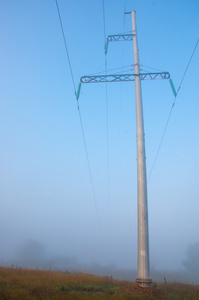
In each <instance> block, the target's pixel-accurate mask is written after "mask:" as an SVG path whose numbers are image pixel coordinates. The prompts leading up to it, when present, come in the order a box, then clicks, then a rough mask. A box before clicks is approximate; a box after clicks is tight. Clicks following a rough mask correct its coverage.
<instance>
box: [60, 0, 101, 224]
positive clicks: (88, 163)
mask: <svg viewBox="0 0 199 300" xmlns="http://www.w3.org/2000/svg"><path fill="white" fill-rule="evenodd" d="M55 2H56V6H57V12H58V16H59V21H60V26H61V31H62V36H63V40H64V45H65V50H66V55H67V58H68V63H69V67H70V73H71V78H72V82H73V87H74V92H75V95H76V94H77V93H76V87H75V80H74V76H73V69H72V65H71V61H70V56H69V52H68V47H67V43H66V38H65V33H64V28H63V24H62V19H61V14H60V10H59V5H58V2H57V0H55ZM77 109H78V113H79V120H80V126H81V132H82V137H83V142H84V148H85V153H86V160H87V165H88V171H89V176H90V182H91V187H92V193H93V198H94V202H95V205H96V211H97V216H98V221H99V224H100V218H99V211H98V206H97V201H96V195H95V189H94V184H93V176H92V172H91V167H90V160H89V155H88V148H87V144H86V138H85V132H84V126H83V122H82V116H81V111H80V107H79V103H78V100H77ZM100 227H101V226H100Z"/></svg>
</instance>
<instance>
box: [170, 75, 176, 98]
mask: <svg viewBox="0 0 199 300" xmlns="http://www.w3.org/2000/svg"><path fill="white" fill-rule="evenodd" d="M169 82H170V85H171V88H172V91H173V94H174V96H175V97H176V96H177V92H176V89H175V87H174V84H173V81H172V79H169Z"/></svg>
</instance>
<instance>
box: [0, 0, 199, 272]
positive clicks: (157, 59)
mask: <svg viewBox="0 0 199 300" xmlns="http://www.w3.org/2000/svg"><path fill="white" fill-rule="evenodd" d="M102 4H103V1H98V0H97V1H91V0H85V1H79V0H73V1H59V7H60V13H61V16H62V22H63V27H64V31H65V36H66V41H67V46H68V51H69V55H70V59H71V65H72V69H73V74H74V79H75V84H76V87H77V85H78V83H79V79H80V77H81V76H82V75H87V74H93V73H97V72H100V71H103V70H105V66H104V26H103V5H102ZM104 4H105V21H106V22H105V23H106V26H105V31H106V35H108V34H117V33H122V32H123V31H124V32H130V31H131V18H130V16H129V15H127V16H126V17H125V19H124V15H123V12H124V9H125V7H126V10H127V11H131V10H136V18H137V19H136V21H137V31H138V45H139V54H140V63H141V65H143V66H141V68H142V69H143V70H148V71H149V72H151V71H153V70H152V69H149V68H147V67H150V68H155V69H159V70H163V71H168V72H170V74H171V77H172V79H173V81H174V84H175V86H176V89H177V88H178V87H179V84H180V81H181V79H182V76H183V74H184V72H185V69H186V67H187V64H188V61H189V59H190V57H191V54H192V51H193V49H194V46H195V44H196V42H197V39H198V37H199V34H198V32H199V18H198V16H199V2H198V1H197V0H194V1H193V0H191V1H188V0H184V1H178V0H175V1H171V0H168V1H164V0H161V1H158V0H152V1H147V0H139V1H138V0H135V1H130V0H126V1H123V0H120V1H119V0H115V1H113V0H109V1H108V0H104ZM0 27H1V34H0V44H1V47H0V66H1V68H0V105H1V107H0V140H1V143H0V144H1V147H0V164H1V167H0V178H1V180H0V199H1V217H0V224H1V226H0V228H1V240H2V243H1V252H0V257H2V258H5V257H8V256H12V255H14V252H15V249H16V248H17V247H18V246H19V245H20V244H21V243H23V242H25V241H26V240H29V239H30V240H39V241H42V242H43V243H44V244H45V245H46V247H47V249H48V251H49V252H52V253H61V254H65V255H68V256H76V257H77V259H79V260H80V261H83V262H87V263H90V262H99V263H104V264H106V263H110V262H113V263H115V264H116V265H118V266H121V267H125V268H127V267H128V268H131V267H132V268H135V267H136V253H137V199H136V128H135V96H134V94H135V92H134V84H133V83H118V84H115V83H114V84H108V85H107V94H108V98H107V99H108V108H109V109H108V111H109V113H108V116H109V117H108V124H109V137H108V140H109V183H108V172H107V169H108V167H107V127H106V124H107V119H106V86H105V85H104V84H90V85H89V84H87V85H86V84H85V85H82V89H81V94H80V99H79V104H80V109H81V115H82V120H83V126H84V132H85V138H86V144H87V149H88V155H89V161H90V167H91V172H92V178H93V185H94V190H95V196H96V199H94V197H93V193H92V186H91V181H90V177H89V171H88V165H87V160H86V154H85V149H84V143H83V137H82V132H81V127H80V121H79V116H78V110H77V104H76V99H75V96H74V88H73V83H72V80H71V75H70V69H69V65H68V61H67V57H66V53H65V48H64V43H63V38H62V33H61V28H60V24H59V19H58V14H57V10H56V3H55V1H52V0H51V1H42V3H41V1H38V0H35V1H30V0H27V1H22V0H19V1H14V0H9V1H6V2H3V1H1V2H0ZM132 49H133V47H132V43H131V42H125V43H111V44H110V45H109V50H108V55H107V68H108V69H113V68H119V67H124V66H128V67H127V68H126V69H129V70H130V69H132V66H131V65H132V64H133V51H132ZM146 66H147V67H146ZM198 68H199V48H197V49H196V51H195V54H194V56H193V59H192V61H191V64H190V67H189V69H188V71H187V74H186V77H185V79H184V81H183V84H182V87H181V89H180V92H179V94H178V97H177V99H176V105H175V107H174V109H173V113H172V116H171V119H170V122H169V125H168V128H167V132H166V135H165V138H164V140H163V143H162V147H161V150H160V152H159V155H158V159H157V161H156V164H155V166H154V169H153V172H152V174H151V177H150V180H149V182H148V205H149V228H150V256H151V265H152V266H153V267H154V268H157V269H158V268H170V269H178V268H182V265H181V262H182V260H183V259H184V256H185V252H186V249H187V246H188V244H193V243H196V242H198V237H197V236H198V228H199V221H198V210H199V204H198V198H199V190H198V176H197V173H198V166H199V160H198V151H199V139H198V130H199V126H198V111H199V101H198V98H199V97H198V95H199V94H198V76H197V75H198V74H197V71H198ZM142 93H143V106H144V120H145V134H146V156H147V171H148V174H149V172H150V170H151V168H152V165H153V162H154V159H155V155H156V152H157V149H158V146H159V143H160V140H161V137H162V133H163V130H164V127H165V124H166V121H167V118H168V115H169V111H170V109H171V106H172V103H173V100H174V98H173V94H172V91H171V88H170V86H169V82H168V81H166V80H162V81H149V82H142ZM95 200H96V202H95ZM96 203H97V205H96Z"/></svg>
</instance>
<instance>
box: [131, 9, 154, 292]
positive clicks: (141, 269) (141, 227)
mask: <svg viewBox="0 0 199 300" xmlns="http://www.w3.org/2000/svg"><path fill="white" fill-rule="evenodd" d="M131 16H132V29H133V35H134V37H133V53H134V72H135V98H136V125H137V126H136V128H137V129H136V131H137V194H138V274H137V279H136V282H137V283H138V284H139V285H141V286H149V285H150V284H151V282H152V280H151V278H150V266H149V233H148V207H147V179H146V157H145V141H144V120H143V108H142V91H141V80H140V63H139V54H138V41H137V30H136V21H135V11H132V12H131Z"/></svg>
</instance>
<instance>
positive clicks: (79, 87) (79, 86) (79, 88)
mask: <svg viewBox="0 0 199 300" xmlns="http://www.w3.org/2000/svg"><path fill="white" fill-rule="evenodd" d="M81 85H82V84H81V82H80V83H79V85H78V88H77V95H76V99H77V100H78V99H79V94H80V90H81Z"/></svg>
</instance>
